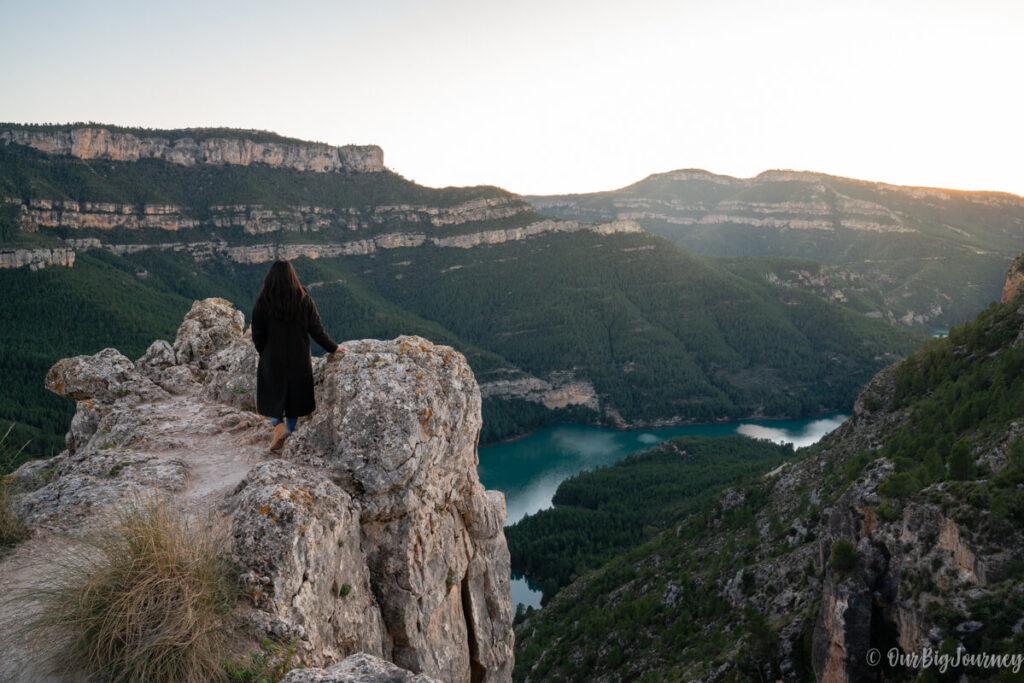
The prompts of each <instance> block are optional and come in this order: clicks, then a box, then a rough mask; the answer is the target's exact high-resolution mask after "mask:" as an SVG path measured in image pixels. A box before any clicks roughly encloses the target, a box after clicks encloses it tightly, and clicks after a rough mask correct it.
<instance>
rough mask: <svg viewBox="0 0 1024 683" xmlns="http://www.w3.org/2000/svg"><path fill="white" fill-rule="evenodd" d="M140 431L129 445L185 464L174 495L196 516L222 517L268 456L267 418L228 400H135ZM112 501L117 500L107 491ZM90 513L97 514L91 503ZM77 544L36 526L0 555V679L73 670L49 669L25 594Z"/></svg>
mask: <svg viewBox="0 0 1024 683" xmlns="http://www.w3.org/2000/svg"><path fill="white" fill-rule="evenodd" d="M134 411H135V412H136V413H137V415H138V418H137V419H138V421H139V423H140V424H139V434H138V436H139V437H140V438H138V439H137V443H138V444H139V445H138V446H137V447H136V446H131V447H129V450H131V451H132V452H133V453H138V454H140V455H148V456H151V457H153V458H157V459H167V460H174V461H178V462H181V463H184V465H185V466H186V468H187V472H188V475H187V486H186V488H185V490H184V491H182V492H179V493H176V494H174V495H173V498H174V499H176V500H177V501H178V502H179V503H180V504H181V505H183V506H184V507H185V509H187V510H188V511H189V512H190V513H191V514H193V515H195V516H196V518H197V519H201V518H204V517H205V515H206V514H207V513H208V512H212V513H213V514H214V515H215V516H216V517H220V518H223V517H224V516H225V514H226V512H227V510H226V509H224V507H223V505H222V503H223V502H224V501H225V499H226V497H227V495H228V494H229V493H230V492H231V491H232V490H233V489H234V488H235V487H236V486H237V485H238V483H239V482H240V481H241V480H242V479H243V478H244V477H245V475H246V473H247V472H248V471H249V470H250V469H251V468H252V467H253V465H255V464H256V463H258V462H261V461H263V460H266V459H269V458H271V457H273V456H272V454H271V453H270V452H269V451H268V449H267V444H269V442H270V438H271V433H272V429H271V427H270V424H269V422H268V421H267V420H266V418H263V417H260V416H259V415H256V414H254V413H250V412H247V411H243V410H239V409H236V408H233V407H231V406H226V405H220V404H211V403H204V402H202V401H200V400H198V399H197V398H196V397H195V396H176V397H173V398H172V399H170V400H164V401H160V402H157V403H144V404H141V405H139V406H137V407H135V408H134ZM112 498H113V499H112V500H111V501H110V503H111V505H113V504H116V503H117V502H118V500H117V499H116V498H117V497H116V496H112ZM94 514H102V511H96V513H94ZM75 545H76V540H75V537H74V536H73V535H72V534H71V533H62V532H60V531H55V530H43V529H39V530H37V531H36V533H35V534H34V536H33V537H32V538H30V539H29V540H27V541H25V542H23V543H21V544H20V545H18V546H17V547H16V548H14V549H13V550H12V551H8V552H7V553H6V554H5V555H4V556H2V557H0V643H2V646H3V656H2V657H0V681H2V682H3V683H9V682H10V683H13V682H24V683H72V682H77V681H80V680H81V679H80V678H79V677H74V676H71V677H69V676H64V675H60V674H55V673H52V671H53V669H54V664H53V662H52V659H53V653H52V652H51V651H50V650H48V648H47V647H46V643H45V642H39V640H40V639H39V638H38V636H37V635H36V634H33V633H30V632H29V630H28V629H27V628H26V624H27V623H29V622H30V621H31V620H32V619H33V618H34V617H36V616H37V615H38V612H39V610H40V605H39V604H38V602H37V601H36V599H34V598H32V597H31V596H30V592H31V591H32V590H33V589H34V588H38V587H39V583H40V577H44V576H46V574H47V573H48V572H49V571H50V570H51V567H52V565H53V561H54V558H58V557H61V556H64V555H66V554H67V553H69V552H71V551H72V550H73V549H74V547H75Z"/></svg>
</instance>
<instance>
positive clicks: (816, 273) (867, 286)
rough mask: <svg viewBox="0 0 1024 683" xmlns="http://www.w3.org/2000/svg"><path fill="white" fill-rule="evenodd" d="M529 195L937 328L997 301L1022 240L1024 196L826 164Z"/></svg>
mask: <svg viewBox="0 0 1024 683" xmlns="http://www.w3.org/2000/svg"><path fill="white" fill-rule="evenodd" d="M527 200H528V201H530V202H531V203H532V204H533V205H534V206H535V207H536V208H537V209H538V210H540V211H542V212H544V213H546V214H549V215H552V216H558V217H560V218H565V219H570V218H571V219H576V220H593V221H601V220H612V219H631V220H636V221H637V222H638V223H640V224H641V225H642V226H643V227H644V228H645V229H646V230H649V231H650V232H653V233H655V234H658V235H662V236H664V237H667V238H668V239H670V240H672V241H673V242H675V243H676V244H678V245H680V246H682V247H683V248H685V249H688V250H690V251H694V252H697V253H700V254H707V255H719V256H732V257H735V256H758V257H764V258H763V259H762V260H760V261H754V262H751V261H750V260H749V259H742V260H736V259H729V260H725V261H723V262H722V265H723V266H725V267H726V268H728V269H730V270H733V271H734V272H736V273H737V274H740V275H741V276H743V277H748V278H754V279H758V280H768V281H771V282H776V283H779V284H782V285H784V286H787V287H793V288H797V289H803V290H805V291H811V292H814V293H815V294H818V295H820V296H823V297H825V298H827V299H830V300H832V301H836V302H838V303H843V304H844V305H847V306H850V307H852V308H853V309H854V310H857V311H859V312H861V313H864V314H866V315H869V316H872V317H880V318H883V319H887V320H890V321H893V322H895V321H899V322H901V323H905V324H908V325H917V326H923V327H929V328H944V327H949V326H951V325H953V324H956V323H958V322H962V321H964V320H967V319H969V318H971V317H973V316H974V315H975V314H976V313H977V312H978V311H979V310H981V309H982V308H984V307H985V306H986V305H987V304H988V303H989V302H990V301H992V300H994V299H997V298H998V293H999V287H1000V286H1001V284H1002V272H1003V269H1004V268H1005V264H1006V263H1007V262H1008V261H1009V260H1010V259H1012V258H1013V257H1014V256H1016V254H1017V253H1018V252H1019V251H1020V248H1021V244H1022V243H1024V197H1018V196H1016V195H1011V194H1004V193H997V192H961V191H956V190H940V189H931V188H918V187H901V186H898V185H887V184H884V183H873V182H866V181H861V180H852V179H848V178H839V177H835V176H829V175H824V174H821V173H804V172H796V171H766V172H765V173H762V174H760V175H759V176H757V177H755V178H749V179H742V178H732V177H729V176H721V175H715V174H712V173H708V172H707V171H701V170H681V171H673V172H670V173H660V174H656V175H652V176H649V177H647V178H645V179H644V180H641V181H640V182H638V183H635V184H633V185H629V186H628V187H624V188H622V189H620V190H614V191H610V192H595V193H591V194H577V195H560V196H548V197H527ZM790 258H792V259H801V260H788V259H790Z"/></svg>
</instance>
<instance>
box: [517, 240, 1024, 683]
mask: <svg viewBox="0 0 1024 683" xmlns="http://www.w3.org/2000/svg"><path fill="white" fill-rule="evenodd" d="M1022 264H1024V260H1022V259H1018V260H1017V261H1016V262H1015V263H1014V264H1013V266H1011V269H1010V271H1009V273H1008V274H1007V289H1006V292H1005V296H1004V299H1005V300H1004V301H1003V302H1002V303H998V304H992V305H991V306H990V307H989V308H988V309H986V310H985V311H984V312H982V313H981V314H980V315H978V316H977V317H976V318H975V319H974V320H972V321H970V322H967V323H964V324H962V325H960V326H957V327H955V328H954V329H952V330H951V331H950V334H949V336H948V337H946V338H941V339H933V340H930V341H928V342H927V343H926V344H925V345H924V346H923V347H922V348H920V349H919V350H918V351H917V352H915V353H914V354H912V355H911V356H909V357H908V358H907V359H905V360H903V361H902V362H900V363H897V364H894V365H892V366H890V367H888V368H886V369H884V370H883V371H881V372H879V373H878V374H877V375H876V376H875V377H874V378H873V379H872V380H871V381H870V382H869V383H868V384H867V385H866V386H865V387H864V389H863V390H862V391H861V393H860V395H859V397H858V399H857V402H856V405H855V407H854V410H853V415H852V416H851V417H850V418H849V419H848V420H847V421H846V422H845V423H844V424H843V425H842V426H841V427H840V428H839V429H837V430H836V431H835V432H833V433H832V434H830V435H828V436H827V437H825V439H823V440H822V441H821V442H819V444H817V445H815V446H812V447H809V448H806V449H803V450H802V451H798V453H797V455H796V457H795V458H794V459H793V460H791V461H790V462H789V463H788V464H786V465H785V466H783V467H781V468H778V469H776V470H773V471H772V472H770V473H768V474H765V475H763V476H760V477H755V478H752V479H750V478H748V479H747V480H745V481H742V482H739V483H737V484H736V485H735V486H733V487H731V488H729V489H727V490H726V491H725V492H724V493H723V494H722V495H720V496H718V497H716V498H715V499H714V500H713V501H712V502H711V503H710V504H707V505H705V506H703V507H702V508H701V509H700V510H699V511H697V512H695V513H693V514H691V515H690V516H689V517H688V518H686V520H684V521H683V522H682V523H680V524H677V525H674V526H673V527H671V528H669V529H667V530H665V531H664V532H662V533H661V534H659V535H658V536H657V537H655V538H654V539H653V540H651V541H649V542H647V543H644V544H642V545H639V546H638V547H636V548H634V549H632V550H630V551H628V552H626V553H625V554H623V555H620V556H619V557H617V558H616V559H614V560H612V561H611V562H609V563H608V564H606V565H604V566H603V567H601V568H600V569H597V570H595V571H593V572H590V573H587V574H585V575H584V576H582V577H581V578H579V579H578V580H576V581H575V582H574V583H573V584H571V585H569V586H568V587H566V588H565V589H563V590H562V591H561V592H560V593H559V594H558V595H557V596H556V597H555V598H554V599H553V600H552V601H551V603H550V604H549V605H547V606H546V607H545V608H544V609H542V610H540V611H539V612H533V613H532V614H530V615H529V616H527V617H526V618H525V620H523V621H521V623H519V625H518V626H517V630H516V670H515V678H516V680H545V681H637V680H641V681H665V680H679V681H684V680H686V681H688V680H704V681H726V680H783V681H807V680H826V681H880V680H887V681H890V680H970V681H976V680H978V681H983V680H984V681H988V680H991V681H995V680H1016V679H1014V678H1013V676H1015V675H1017V674H1016V673H1015V672H1014V670H1013V669H1014V663H1013V659H1012V658H1013V656H1014V655H1016V656H1018V657H1019V656H1020V655H1021V654H1022V653H1024V632H1022V625H1024V582H1022V580H1024V562H1022V561H1021V558H1022V557H1024V295H1022V294H1021V291H1020V283H1021V282H1022V281H1024V278H1022V277H1021V270H1022ZM1014 283H1015V284H1014ZM680 457H682V456H680ZM627 485H628V482H623V486H627ZM957 652H960V653H961V660H960V661H961V662H964V663H961V664H960V665H959V666H952V668H949V669H948V670H946V671H942V672H940V671H939V670H938V661H939V660H938V659H936V658H937V657H940V656H945V657H947V659H946V660H945V661H946V662H947V665H949V663H950V662H951V661H953V658H954V657H955V656H956V654H957ZM965 654H967V655H971V656H972V657H982V656H983V655H986V654H987V655H989V657H990V658H989V660H988V661H989V663H988V664H984V665H983V664H981V663H979V662H978V660H974V659H972V660H971V664H970V665H968V664H967V663H966V662H967V659H966V658H964V655H965ZM903 655H905V656H907V657H914V656H916V657H917V658H918V659H917V664H916V665H915V664H913V663H908V662H909V660H905V659H904V660H901V659H900V657H901V656H903ZM929 656H930V657H931V658H932V659H931V661H932V663H933V666H932V667H931V668H930V669H929V668H927V667H925V666H924V665H922V663H921V662H922V658H924V657H929ZM993 657H1003V658H1004V659H997V660H993V659H992V658H993ZM890 658H892V659H890ZM993 661H994V662H995V663H994V664H993ZM1000 662H1001V663H1000ZM1016 666H1017V667H1019V663H1018V664H1017V665H1016ZM918 676H921V678H919V677H918ZM961 676H966V678H965V679H964V678H960V677H961Z"/></svg>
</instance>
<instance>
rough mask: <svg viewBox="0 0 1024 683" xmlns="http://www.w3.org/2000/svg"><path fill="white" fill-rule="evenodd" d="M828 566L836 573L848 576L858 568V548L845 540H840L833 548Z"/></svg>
mask: <svg viewBox="0 0 1024 683" xmlns="http://www.w3.org/2000/svg"><path fill="white" fill-rule="evenodd" d="M828 564H829V566H830V567H832V569H833V570H834V571H837V572H839V573H840V574H846V573H848V572H849V571H850V570H852V569H853V568H854V567H856V566H857V548H856V547H855V546H854V545H853V543H851V542H850V541H848V540H847V539H845V538H840V539H839V540H838V541H836V542H835V544H834V545H833V546H832V556H831V557H830V558H829V561H828Z"/></svg>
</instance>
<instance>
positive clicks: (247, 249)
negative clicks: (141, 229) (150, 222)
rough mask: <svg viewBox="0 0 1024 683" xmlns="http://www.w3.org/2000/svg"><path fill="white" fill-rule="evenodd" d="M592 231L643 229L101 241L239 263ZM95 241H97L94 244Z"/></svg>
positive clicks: (565, 225)
mask: <svg viewBox="0 0 1024 683" xmlns="http://www.w3.org/2000/svg"><path fill="white" fill-rule="evenodd" d="M579 231H589V232H596V233H598V234H601V235H610V234H614V233H633V232H640V231H641V229H640V227H639V226H637V225H636V223H633V222H631V221H614V222H612V223H598V224H593V223H579V222H576V221H538V222H537V223H532V224H530V225H527V226H524V227H522V228H509V229H506V230H490V231H485V232H477V233H467V234H463V235H454V236H451V237H434V236H430V235H427V234H424V233H415V232H396V233H385V234H382V235H377V236H376V237H368V238H366V239H360V240H351V241H347V242H340V243H338V242H323V243H315V244H254V245H248V246H230V245H228V244H227V243H226V242H213V241H203V242H160V243H151V244H101V247H102V248H104V249H107V250H109V251H111V252H113V253H115V254H134V253H137V252H140V251H145V250H147V249H160V250H165V251H166V250H169V251H177V252H181V253H185V254H188V255H189V256H191V257H192V258H194V259H197V260H203V259H209V258H214V257H221V258H227V259H229V260H231V261H235V262H236V263H266V262H268V261H273V260H275V259H278V258H283V259H296V258H299V257H302V256H304V257H306V258H310V259H317V258H334V257H337V256H363V255H366V254H373V253H375V252H377V251H378V250H382V249H403V248H409V247H419V246H422V245H425V244H429V245H433V246H436V247H447V248H459V249H470V248H472V247H478V246H484V245H490V244H502V243H504V242H510V241H518V240H524V239H529V238H532V237H536V236H538V235H546V234H551V233H560V232H579ZM90 246H92V245H90Z"/></svg>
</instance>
